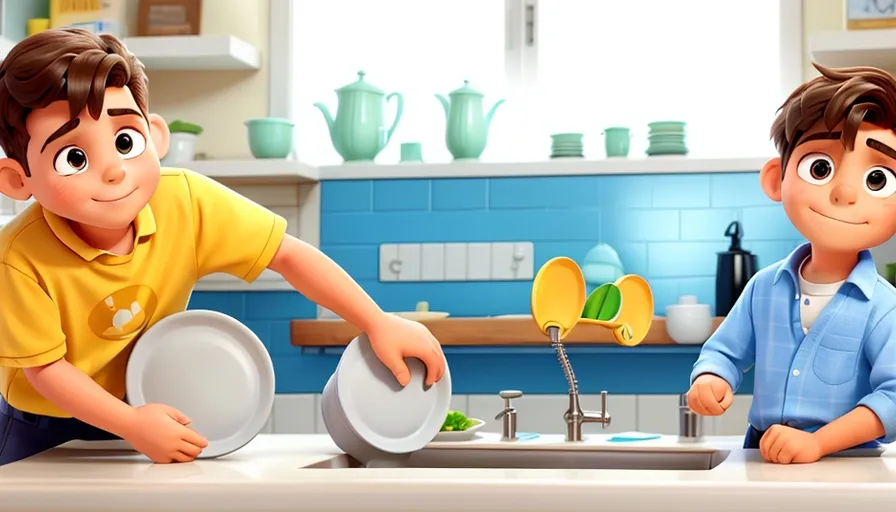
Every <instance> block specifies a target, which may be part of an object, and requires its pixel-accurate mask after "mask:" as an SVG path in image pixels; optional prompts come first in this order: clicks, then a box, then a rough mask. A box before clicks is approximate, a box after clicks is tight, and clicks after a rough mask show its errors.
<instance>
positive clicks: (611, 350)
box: [190, 291, 753, 395]
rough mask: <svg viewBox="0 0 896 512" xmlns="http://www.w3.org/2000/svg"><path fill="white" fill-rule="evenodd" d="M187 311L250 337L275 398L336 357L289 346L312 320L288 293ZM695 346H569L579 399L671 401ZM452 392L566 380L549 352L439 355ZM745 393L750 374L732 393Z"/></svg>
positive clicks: (229, 299)
mask: <svg viewBox="0 0 896 512" xmlns="http://www.w3.org/2000/svg"><path fill="white" fill-rule="evenodd" d="M190 309H211V310H214V311H220V312H221V313H224V314H226V315H230V316H232V317H234V318H236V319H238V320H240V321H241V322H243V323H244V324H245V325H246V326H248V327H249V328H250V329H252V331H253V332H255V333H256V335H258V337H259V338H260V339H261V341H262V342H263V343H264V345H265V347H266V348H267V350H268V352H269V353H270V354H271V359H272V360H273V362H274V371H275V374H276V381H277V392H278V393H320V392H321V391H322V390H323V387H324V385H325V384H326V382H327V379H329V378H330V375H332V373H333V371H334V370H335V369H336V365H337V363H338V362H339V355H340V354H341V350H339V349H338V348H334V349H326V350H320V349H317V350H315V349H310V350H309V349H306V350H304V351H303V349H302V348H301V347H296V346H293V345H292V344H291V342H290V332H289V325H290V321H292V320H293V319H312V318H315V317H316V313H317V310H316V306H315V305H314V304H313V303H312V302H310V301H308V300H307V299H305V298H304V297H302V296H301V295H300V294H298V293H295V292H287V291H282V292H281V291H258V292H194V293H193V296H192V298H191V300H190ZM699 348H700V347H698V346H663V347H660V346H650V347H647V346H645V347H633V348H626V347H618V346H584V347H583V346H571V347H569V349H568V350H569V354H570V359H571V360H572V364H573V367H574V368H575V371H576V376H577V377H578V380H579V386H580V390H581V392H582V393H586V394H596V393H600V391H602V390H607V391H608V392H610V393H616V394H677V393H682V392H684V391H686V390H687V387H688V377H689V375H690V371H691V366H692V365H693V364H694V361H695V360H696V358H697V354H698V353H699ZM445 356H446V357H447V359H448V365H449V368H450V369H451V380H452V388H453V392H454V393H457V394H473V395H475V394H494V393H497V392H498V391H500V390H501V389H509V388H517V389H521V390H523V391H524V392H526V393H527V394H536V395H537V394H565V393H566V392H567V387H566V380H565V379H564V377H563V372H562V371H561V369H560V367H559V365H558V363H557V358H556V356H555V355H554V353H553V352H552V351H551V350H550V348H549V347H543V348H542V347H446V350H445ZM752 390H753V374H752V372H750V373H749V374H747V375H746V376H745V379H744V383H743V385H742V386H741V388H740V389H739V390H738V391H739V392H740V393H745V394H749V393H752Z"/></svg>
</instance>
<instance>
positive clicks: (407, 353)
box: [367, 314, 445, 386]
mask: <svg viewBox="0 0 896 512" xmlns="http://www.w3.org/2000/svg"><path fill="white" fill-rule="evenodd" d="M367 337H368V338H369V339H370V347H371V348H372V349H373V352H374V353H375V354H376V357H378V358H379V360H380V361H381V362H382V363H383V364H384V365H386V367H387V368H389V370H391V371H392V375H394V376H395V380H397V381H398V383H399V384H401V385H402V386H407V384H408V382H410V381H411V372H410V370H408V365H407V364H406V363H405V362H404V360H405V358H408V357H414V358H417V359H419V360H421V361H423V364H425V365H426V385H427V386H431V385H433V384H434V383H436V382H438V381H439V380H440V379H441V378H442V375H444V374H445V355H444V354H443V353H442V346H441V345H440V344H439V341H438V340H437V339H436V338H435V336H433V335H432V333H431V332H429V329H427V328H426V326H425V325H423V324H421V323H418V322H414V321H411V320H406V319H404V318H401V317H398V316H395V315H389V314H384V315H383V316H382V317H381V319H380V320H379V321H378V322H377V323H376V324H375V326H374V327H373V328H371V329H369V330H368V331H367Z"/></svg>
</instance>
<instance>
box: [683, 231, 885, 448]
mask: <svg viewBox="0 0 896 512" xmlns="http://www.w3.org/2000/svg"><path fill="white" fill-rule="evenodd" d="M809 250H810V249H809V244H805V245H803V246H801V247H799V248H797V249H796V250H794V251H793V252H792V253H791V254H790V256H788V257H787V258H785V259H784V260H782V261H780V262H778V263H776V264H774V265H772V266H770V267H767V268H765V269H763V270H761V271H759V272H758V273H757V274H756V275H755V276H754V277H753V279H751V280H750V282H749V284H748V285H747V287H746V289H745V290H744V292H743V294H742V295H741V297H740V299H739V300H738V301H737V303H736V304H735V306H734V308H733V309H732V310H731V312H730V313H729V314H728V316H727V318H725V321H724V322H722V325H721V326H720V327H719V329H718V330H717V331H716V332H715V333H714V334H713V335H712V336H711V337H710V338H709V340H707V342H706V344H705V345H704V346H703V349H702V350H701V352H700V357H699V358H698V359H697V362H696V363H695V364H694V370H693V372H691V382H693V381H694V379H696V378H697V376H698V375H701V374H704V373H712V374H715V375H718V376H719V377H721V378H723V379H725V380H726V381H728V384H730V385H731V388H732V389H733V390H735V391H736V390H737V388H738V387H739V386H740V384H741V381H742V380H743V375H744V373H746V372H747V371H749V369H750V368H751V367H754V366H755V374H756V375H755V383H754V387H753V403H752V405H751V407H750V415H749V421H750V425H752V426H753V428H755V429H756V430H759V431H764V430H767V429H768V428H769V427H771V426H772V425H775V424H783V425H788V426H791V427H794V428H799V429H801V430H805V431H807V432H814V431H815V430H817V429H819V428H821V427H823V426H824V425H826V424H828V423H830V422H832V421H834V420H835V419H837V418H839V417H840V416H843V415H844V414H846V413H848V412H849V411H851V410H853V409H855V408H856V406H859V405H863V406H865V407H867V408H869V409H871V410H872V411H874V413H875V414H877V416H878V418H880V420H881V422H882V423H883V425H884V428H885V429H886V434H885V435H884V437H883V438H882V439H881V440H880V441H882V442H892V441H894V440H896V339H894V336H896V289H894V288H893V286H891V285H890V284H889V283H887V282H886V281H884V280H883V278H881V277H880V276H879V275H878V273H877V270H876V269H875V266H874V261H873V260H872V259H871V253H870V252H869V251H862V253H861V254H860V255H859V262H858V264H857V265H856V267H855V268H854V269H853V271H852V273H850V275H849V277H848V278H847V279H846V282H845V283H844V284H843V286H841V287H840V290H839V291H838V292H837V294H836V295H835V296H834V297H833V298H832V299H831V301H830V302H829V303H828V304H827V306H825V308H824V309H823V310H822V311H821V313H820V315H819V316H818V319H816V321H815V323H814V324H813V326H812V328H811V329H809V333H808V334H805V335H804V334H803V329H802V326H801V324H800V307H799V298H800V291H799V284H798V283H799V276H798V272H799V266H800V263H801V262H802V261H803V260H804V259H805V258H806V256H808V255H809Z"/></svg>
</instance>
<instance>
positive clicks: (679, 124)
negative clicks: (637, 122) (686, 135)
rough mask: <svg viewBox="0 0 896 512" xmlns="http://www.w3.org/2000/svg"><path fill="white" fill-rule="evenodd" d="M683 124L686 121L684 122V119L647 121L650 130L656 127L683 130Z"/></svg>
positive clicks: (685, 124)
mask: <svg viewBox="0 0 896 512" xmlns="http://www.w3.org/2000/svg"><path fill="white" fill-rule="evenodd" d="M685 126H687V123H685V122H684V121H654V122H652V123H647V127H648V128H650V129H651V130H655V129H657V128H660V129H670V128H671V129H679V130H683V129H684V127H685Z"/></svg>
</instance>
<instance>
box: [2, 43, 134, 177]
mask: <svg viewBox="0 0 896 512" xmlns="http://www.w3.org/2000/svg"><path fill="white" fill-rule="evenodd" d="M125 86H126V87H127V88H128V89H130V91H131V94H132V95H133V96H134V101H135V102H136V103H137V107H138V108H139V109H140V111H141V112H142V113H143V115H144V116H147V115H148V112H147V100H148V97H147V96H148V95H147V78H146V73H145V72H144V71H143V64H141V63H140V61H139V60H137V58H136V57H135V56H134V54H132V53H130V52H129V51H128V50H127V48H125V46H124V44H122V42H121V41H119V40H118V39H116V38H115V37H113V36H109V35H100V36H97V35H94V34H92V33H90V32H87V31H86V30H81V29H74V28H63V29H53V30H47V31H45V32H40V33H38V34H35V35H33V36H31V37H29V38H27V39H25V40H24V41H22V42H20V43H19V44H17V45H15V47H13V49H12V50H11V51H10V52H9V54H8V55H7V56H6V58H5V59H4V60H3V63H2V64H0V147H2V148H3V151H4V152H5V153H6V155H7V156H8V157H10V158H13V159H15V160H16V161H18V162H19V163H20V164H21V165H22V167H23V168H24V169H25V175H26V176H31V171H30V169H28V160H27V158H26V150H27V148H28V141H29V140H30V138H31V137H30V135H28V131H27V130H26V129H25V119H27V117H28V114H30V113H31V111H32V110H35V109H41V108H45V107H47V106H48V105H49V104H50V103H52V102H54V101H61V100H68V104H69V113H70V115H71V118H72V119H74V118H76V117H78V115H79V114H81V112H82V111H83V110H84V109H85V108H87V110H88V112H89V113H90V116H91V117H93V118H94V119H99V117H100V114H101V112H102V108H103V97H104V96H105V92H106V88H107V87H125Z"/></svg>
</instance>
